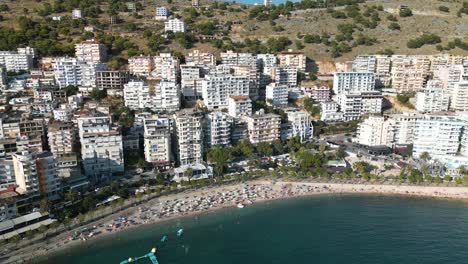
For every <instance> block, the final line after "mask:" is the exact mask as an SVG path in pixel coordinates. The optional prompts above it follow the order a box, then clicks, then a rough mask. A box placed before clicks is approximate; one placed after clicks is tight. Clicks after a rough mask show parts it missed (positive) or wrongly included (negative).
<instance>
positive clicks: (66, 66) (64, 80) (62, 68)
mask: <svg viewBox="0 0 468 264" xmlns="http://www.w3.org/2000/svg"><path fill="white" fill-rule="evenodd" d="M52 68H53V71H54V75H55V81H56V82H57V84H58V86H59V87H60V88H61V89H63V88H65V87H67V86H69V85H74V86H78V85H81V77H82V74H81V69H82V68H81V63H80V62H79V61H78V60H77V59H76V58H72V57H56V58H55V59H54V60H53V62H52Z"/></svg>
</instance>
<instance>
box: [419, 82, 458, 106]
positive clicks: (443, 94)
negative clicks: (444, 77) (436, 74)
mask: <svg viewBox="0 0 468 264" xmlns="http://www.w3.org/2000/svg"><path fill="white" fill-rule="evenodd" d="M449 100H450V96H449V94H448V93H447V91H446V90H445V89H444V88H443V87H442V86H440V85H438V84H437V83H434V82H428V84H427V86H426V87H425V88H424V89H423V90H422V91H420V92H417V93H416V110H418V111H419V112H422V113H432V112H443V111H447V110H448V108H449Z"/></svg>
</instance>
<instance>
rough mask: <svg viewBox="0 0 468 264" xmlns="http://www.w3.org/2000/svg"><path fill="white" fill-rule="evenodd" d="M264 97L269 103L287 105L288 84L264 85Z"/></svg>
mask: <svg viewBox="0 0 468 264" xmlns="http://www.w3.org/2000/svg"><path fill="white" fill-rule="evenodd" d="M265 97H266V100H267V104H269V105H272V106H278V107H281V106H286V105H288V86H286V85H277V84H276V83H270V84H269V85H267V87H266V95H265Z"/></svg>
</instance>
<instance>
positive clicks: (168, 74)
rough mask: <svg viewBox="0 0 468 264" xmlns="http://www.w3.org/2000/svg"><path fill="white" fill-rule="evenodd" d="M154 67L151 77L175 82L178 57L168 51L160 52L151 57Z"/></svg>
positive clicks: (177, 74) (177, 71)
mask: <svg viewBox="0 0 468 264" xmlns="http://www.w3.org/2000/svg"><path fill="white" fill-rule="evenodd" d="M153 63H154V69H153V71H152V72H151V77H152V78H156V79H161V80H168V81H174V82H176V81H177V79H178V77H179V59H177V57H175V56H172V55H171V54H170V53H160V54H159V56H154V57H153Z"/></svg>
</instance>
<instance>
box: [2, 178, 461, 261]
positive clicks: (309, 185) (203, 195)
mask: <svg viewBox="0 0 468 264" xmlns="http://www.w3.org/2000/svg"><path fill="white" fill-rule="evenodd" d="M246 184H248V185H244V184H240V183H239V184H234V185H227V186H218V187H207V188H203V189H201V190H190V191H188V192H182V193H178V194H171V195H167V196H163V197H159V198H155V199H153V200H150V201H148V202H147V203H146V204H142V205H141V206H139V207H132V208H129V209H126V210H124V211H123V212H117V213H114V214H113V215H111V216H109V217H106V218H104V219H101V220H100V221H97V222H95V223H90V224H87V225H86V226H87V227H91V226H93V225H94V226H97V225H99V227H97V228H96V229H97V231H98V232H99V233H98V234H97V235H95V236H93V237H91V238H89V239H92V240H94V239H96V238H104V237H107V236H109V235H111V234H115V233H117V232H121V231H123V230H126V231H130V230H132V229H135V228H138V227H141V226H147V225H154V224H160V223H165V222H168V221H173V220H176V219H181V218H188V217H194V216H199V215H204V214H208V213H212V212H215V211H218V210H221V209H225V208H233V207H235V206H236V204H237V201H242V203H243V204H244V203H245V202H247V203H262V202H267V201H273V200H282V199H289V198H295V197H304V196H312V195H320V194H371V195H385V196H407V197H428V198H439V199H455V200H465V199H468V187H441V186H412V185H380V184H349V183H320V182H288V181H278V182H270V181H265V180H263V181H262V180H256V181H251V182H247V183H246ZM246 190H248V192H249V193H247V194H245V192H246ZM242 193H244V195H245V197H247V196H249V195H250V194H252V195H251V196H249V197H247V198H245V197H239V194H242ZM213 197H220V198H218V200H216V199H213ZM226 197H231V199H230V200H229V199H227V198H226ZM195 198H196V199H199V200H203V199H208V198H209V199H208V200H209V201H210V206H209V207H208V208H205V207H201V208H199V209H197V210H192V211H185V212H184V211H182V212H179V210H180V209H173V211H174V212H173V213H168V214H167V215H162V216H160V217H152V218H149V219H147V220H142V219H143V216H145V217H146V215H153V214H152V212H156V211H158V212H164V210H165V209H161V207H162V206H166V205H172V206H174V205H179V204H182V205H183V204H185V203H186V204H189V203H190V202H193V201H194V200H195ZM224 200H226V202H224ZM220 201H223V202H220ZM239 203H240V202H239ZM141 208H146V209H143V210H140V209H141ZM176 208H180V207H176ZM182 208H183V207H182ZM169 211H170V210H169ZM146 212H147V213H146ZM119 216H123V217H125V218H126V219H129V222H132V221H133V223H131V224H125V225H122V226H121V227H120V228H116V229H114V230H113V231H110V232H107V231H105V230H106V227H107V228H108V227H109V225H114V224H115V218H118V217H119ZM79 229H82V227H81V228H76V229H72V230H69V231H67V232H66V233H64V234H61V235H59V236H56V237H52V238H50V239H48V240H46V241H41V242H40V243H36V244H33V245H30V246H27V247H24V248H22V249H20V250H16V251H13V252H11V253H7V254H5V256H3V257H2V258H3V260H2V263H28V262H30V261H32V260H33V259H36V260H37V258H39V259H43V258H44V257H45V256H46V255H50V254H56V253H58V252H60V251H62V250H65V249H68V248H70V247H73V246H76V245H80V244H82V243H86V242H85V241H82V240H79V239H78V240H69V238H70V235H71V234H73V233H74V232H75V231H77V230H79ZM31 252H34V254H31ZM3 261H4V262H3Z"/></svg>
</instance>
